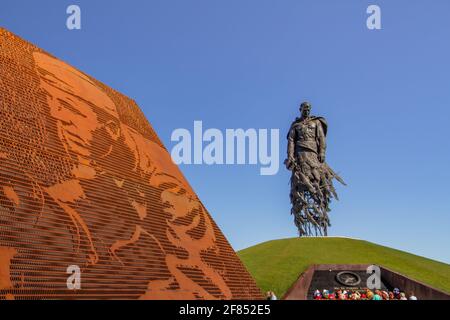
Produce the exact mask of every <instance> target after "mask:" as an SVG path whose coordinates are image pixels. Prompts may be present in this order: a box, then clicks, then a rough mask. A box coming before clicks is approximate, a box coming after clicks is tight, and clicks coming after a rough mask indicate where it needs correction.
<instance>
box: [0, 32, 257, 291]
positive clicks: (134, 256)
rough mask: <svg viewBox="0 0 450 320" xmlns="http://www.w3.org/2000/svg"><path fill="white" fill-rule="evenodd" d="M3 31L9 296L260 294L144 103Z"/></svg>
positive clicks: (2, 163) (1, 243) (0, 217)
mask: <svg viewBox="0 0 450 320" xmlns="http://www.w3.org/2000/svg"><path fill="white" fill-rule="evenodd" d="M0 37H1V38H0V298H1V299H107V298H110V299H111V298H112V299H122V298H131V299H138V298H140V299H253V298H261V292H260V290H259V289H258V288H257V287H256V285H255V283H254V281H253V279H252V278H251V276H250V275H249V274H248V272H247V271H246V270H245V268H244V266H243V265H242V263H241V261H240V260H239V259H238V257H237V256H236V254H235V253H234V251H233V249H232V248H231V247H230V245H229V243H228V242H227V240H226V239H225V237H224V236H223V234H222V233H221V231H220V230H219V229H218V227H217V225H216V224H215V223H214V221H213V220H212V218H211V216H210V215H209V213H208V212H207V211H206V209H205V207H204V206H203V204H202V203H201V202H200V200H199V199H198V197H197V196H196V194H195V193H194V191H193V190H192V189H191V187H190V186H189V184H188V183H187V181H186V180H185V178H184V176H183V175H182V174H181V172H180V171H179V169H178V168H177V167H176V166H175V165H174V164H173V163H172V161H171V159H170V155H169V154H168V152H167V150H166V149H165V148H164V146H163V145H162V143H161V141H160V140H159V139H158V137H157V135H156V133H155V132H154V130H153V129H152V127H151V126H150V124H149V123H148V121H147V120H146V119H145V117H144V115H143V113H142V112H141V111H140V109H139V107H138V106H137V105H136V104H135V102H134V101H132V100H130V99H129V98H127V97H125V96H123V95H122V94H120V93H118V92H116V91H114V90H113V89H111V88H109V87H107V86H105V85H104V84H102V83H100V82H98V81H97V80H95V79H93V78H91V77H89V76H87V75H85V74H84V73H82V72H80V71H79V70H77V69H75V68H73V67H71V66H69V65H68V64H66V63H64V62H62V61H60V60H58V59H56V58H54V57H52V56H51V55H49V54H47V53H45V52H44V51H42V50H40V49H39V48H36V47H35V46H33V45H31V44H30V43H28V42H26V41H24V40H22V39H20V38H19V37H17V36H15V35H13V34H11V33H10V32H8V31H6V30H4V29H0ZM70 266H78V267H79V268H80V273H79V275H80V278H79V279H80V285H81V287H80V288H79V289H77V286H76V284H77V282H76V281H75V280H74V279H75V278H73V276H74V275H75V276H76V275H78V274H77V273H75V274H73V273H71V271H72V269H70ZM68 268H69V269H68ZM75 269H76V267H75ZM68 272H69V273H68ZM68 280H69V281H68ZM68 282H69V284H68ZM74 285H75V286H74Z"/></svg>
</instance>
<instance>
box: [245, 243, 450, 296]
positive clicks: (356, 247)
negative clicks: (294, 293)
mask: <svg viewBox="0 0 450 320" xmlns="http://www.w3.org/2000/svg"><path fill="white" fill-rule="evenodd" d="M238 255H239V257H240V258H241V260H242V262H243V263H244V264H245V266H246V267H247V269H248V271H249V272H250V273H251V274H252V275H253V277H254V278H255V280H256V283H257V284H258V286H259V287H260V288H261V289H262V290H263V291H264V292H266V291H268V290H272V291H274V292H275V293H276V294H277V296H278V297H281V296H282V295H283V294H284V293H285V292H286V291H287V290H288V289H289V288H290V286H291V285H292V284H293V283H294V282H295V280H297V278H298V276H299V275H300V274H301V273H302V272H303V271H305V270H306V268H307V267H308V266H309V265H311V264H366V263H369V264H371V263H373V264H378V265H382V266H385V267H387V268H389V269H391V270H394V271H397V272H399V273H401V274H403V275H406V276H408V277H410V278H412V279H415V280H418V281H421V282H424V283H427V284H429V285H431V286H433V287H435V288H438V289H441V290H443V291H446V292H449V293H450V265H448V264H445V263H442V262H438V261H434V260H431V259H427V258H423V257H420V256H416V255H413V254H410V253H407V252H403V251H400V250H395V249H391V248H387V247H383V246H380V245H377V244H374V243H371V242H367V241H362V240H354V239H347V238H331V237H330V238H292V239H282V240H273V241H268V242H264V243H261V244H258V245H256V246H253V247H250V248H247V249H244V250H241V251H239V252H238Z"/></svg>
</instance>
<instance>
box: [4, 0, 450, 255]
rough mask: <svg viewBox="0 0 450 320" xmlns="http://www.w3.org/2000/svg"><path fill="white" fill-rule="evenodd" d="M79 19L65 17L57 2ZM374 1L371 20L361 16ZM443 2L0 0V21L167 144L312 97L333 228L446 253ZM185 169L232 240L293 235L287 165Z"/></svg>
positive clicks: (449, 30)
mask: <svg viewBox="0 0 450 320" xmlns="http://www.w3.org/2000/svg"><path fill="white" fill-rule="evenodd" d="M70 4H77V5H79V6H80V7H81V10H82V29H81V30H77V31H69V30H67V28H66V25H65V22H66V18H67V15H66V8H67V6H68V5H70ZM370 4H377V5H379V6H380V8H381V13H382V16H381V18H382V30H375V31H371V30H368V29H367V27H366V18H367V16H368V15H367V14H366V8H367V6H368V5H370ZM449 13H450V2H449V1H447V0H435V1H425V0H421V1H419V0H417V1H410V0H409V1H407V0H397V1H381V0H372V1H363V0H352V1H350V0H348V1H332V0H330V1H324V0H322V1H318V0H314V1H313V0H311V1H300V0H291V1H286V0H284V1H277V2H274V1H268V0H246V1H242V0H227V1H218V0H216V1H211V0H208V1H207V0H201V1H200V0H191V1H181V0H180V1H178V0H177V1H175V0H158V1H156V0H151V1H137V0H134V1H131V0H130V1H103V0H102V1H100V0H95V1H92V0H90V1H76V0H72V1H61V0H53V1H39V2H38V1H25V0H14V1H12V0H3V1H2V6H1V9H0V25H1V26H3V27H5V28H7V29H9V30H10V31H12V32H14V33H16V34H18V35H20V36H22V37H24V38H25V39H27V40H29V41H31V42H33V43H35V44H36V45H38V46H39V47H41V48H43V49H45V50H47V51H49V52H50V53H52V54H54V55H55V56H57V57H59V58H61V59H62V60H65V61H67V62H69V63H70V64H72V65H74V66H76V67H78V68H79V69H81V70H83V71H85V72H86V73H88V74H90V75H92V76H94V77H95V78H97V79H99V80H101V81H103V82H105V83H106V84H108V85H110V86H112V87H113V88H115V89H117V90H119V91H121V92H123V93H125V94H126V95H128V96H130V97H132V98H133V99H135V100H136V101H137V102H138V104H139V105H140V107H141V109H142V110H143V111H144V113H145V114H146V116H147V118H148V119H149V120H150V122H151V124H152V125H153V127H154V128H155V129H156V131H157V132H158V134H159V136H160V138H161V139H162V140H163V142H164V143H165V145H166V146H167V147H168V148H169V149H171V148H172V147H173V145H174V143H173V142H171V141H170V136H171V133H172V131H173V130H174V129H176V128H187V129H189V130H192V128H193V122H194V120H202V121H203V126H204V127H205V128H218V129H220V130H223V131H224V130H225V129H227V128H232V129H233V128H244V129H248V128H256V129H258V128H267V129H271V128H278V129H280V161H282V160H283V159H284V157H285V149H286V141H285V139H284V137H285V134H286V131H287V130H288V128H289V125H290V122H291V121H292V120H293V119H294V117H295V116H296V115H297V112H298V111H297V110H298V109H297V106H298V103H299V102H301V101H303V100H309V101H310V102H311V103H312V104H313V113H315V114H318V115H322V116H324V117H326V118H327V120H328V122H329V137H328V146H329V147H328V153H327V161H328V163H329V164H330V165H331V166H332V167H333V168H334V169H335V170H336V171H338V172H339V173H341V175H342V177H343V178H344V179H345V180H346V182H347V183H348V187H345V188H344V187H339V188H338V192H339V193H340V198H341V200H340V202H334V203H333V204H332V208H333V211H332V213H331V219H332V223H333V226H332V228H331V230H330V233H331V235H342V236H349V237H356V238H361V239H365V240H369V241H373V242H376V243H379V244H383V245H386V246H390V247H394V248H398V249H402V250H406V251H409V252H413V253H416V254H419V255H423V256H427V257H430V258H434V259H437V260H440V261H444V262H447V263H450V250H448V246H449V244H450V232H449V229H450V203H449V201H448V194H449V189H450V188H449V183H450V169H449V163H450V148H449V133H448V123H449V120H450V109H449V107H450V61H449V59H450V58H449V57H450V42H449V35H450V23H449V20H448V15H449ZM182 170H183V172H184V173H185V175H186V176H187V178H188V180H189V181H190V183H191V184H192V186H193V187H194V189H195V190H196V191H197V193H198V195H199V196H200V198H201V199H202V201H203V203H204V204H205V205H206V207H207V208H208V210H209V211H210V212H211V214H212V216H213V217H214V219H215V220H216V222H217V223H218V224H219V226H220V227H221V229H222V231H223V232H224V233H225V235H226V236H227V238H228V239H229V241H230V242H231V244H232V245H233V247H234V248H235V249H237V250H239V249H242V248H245V247H247V246H250V245H253V244H256V243H259V242H262V241H266V240H271V239H277V238H285V237H294V236H296V228H295V226H294V224H293V222H292V217H291V216H290V214H289V211H290V203H289V198H288V192H289V186H288V180H289V176H290V174H289V172H288V171H287V170H285V169H284V168H283V167H280V171H279V173H278V174H277V175H275V176H260V175H259V167H258V166H250V165H246V166H237V165H234V166H226V165H224V166H206V165H200V166H196V165H184V166H182Z"/></svg>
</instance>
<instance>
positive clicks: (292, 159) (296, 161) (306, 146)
mask: <svg viewBox="0 0 450 320" xmlns="http://www.w3.org/2000/svg"><path fill="white" fill-rule="evenodd" d="M300 113H301V116H300V118H296V119H295V121H294V122H293V123H292V125H291V127H290V129H289V133H288V137H287V139H288V150H287V159H286V160H285V164H286V167H287V168H288V170H290V171H292V176H291V192H290V198H291V204H292V209H291V214H293V215H294V222H295V225H296V226H297V228H298V231H299V235H300V237H302V236H327V229H328V227H329V226H331V224H330V219H329V217H328V212H330V208H329V204H330V201H331V199H332V198H335V199H338V196H337V194H336V191H335V189H334V187H333V179H336V180H338V181H339V182H340V183H342V184H343V185H345V183H344V181H343V180H342V179H341V178H340V177H339V176H338V175H337V174H336V173H335V172H334V171H333V170H332V169H331V168H330V167H329V166H328V165H327V164H326V162H325V151H326V136H327V129H328V125H327V122H326V120H325V119H324V118H322V117H315V116H311V114H310V113H311V104H310V103H308V102H303V103H302V104H301V105H300Z"/></svg>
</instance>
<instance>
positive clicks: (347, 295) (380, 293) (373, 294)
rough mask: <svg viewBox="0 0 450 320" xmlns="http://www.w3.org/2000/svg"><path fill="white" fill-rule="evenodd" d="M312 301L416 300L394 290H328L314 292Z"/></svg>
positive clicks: (398, 290)
mask: <svg viewBox="0 0 450 320" xmlns="http://www.w3.org/2000/svg"><path fill="white" fill-rule="evenodd" d="M314 300H417V297H416V296H415V295H414V293H411V294H410V295H409V297H407V296H406V293H405V292H403V291H400V289H398V288H395V289H394V290H392V291H388V290H373V291H372V290H370V289H365V290H341V289H339V290H335V291H332V292H330V291H329V290H326V289H325V290H323V291H322V292H320V290H316V291H314Z"/></svg>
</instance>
